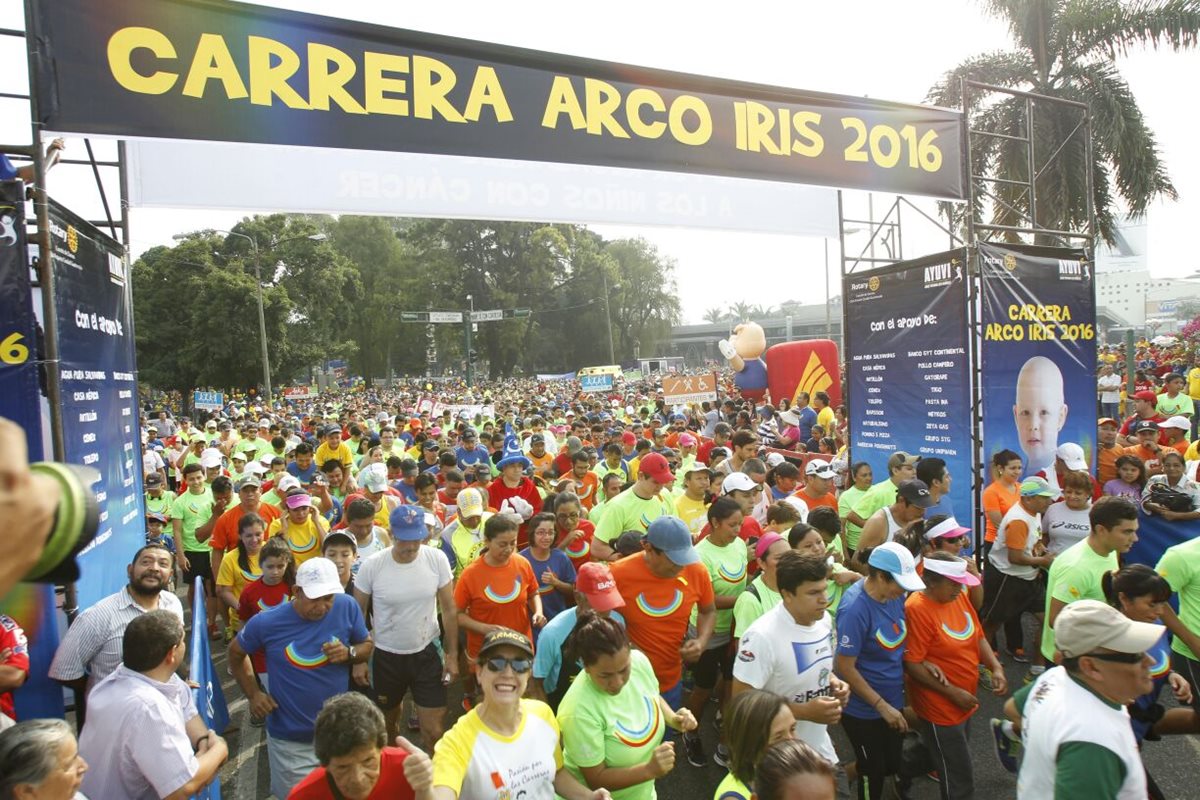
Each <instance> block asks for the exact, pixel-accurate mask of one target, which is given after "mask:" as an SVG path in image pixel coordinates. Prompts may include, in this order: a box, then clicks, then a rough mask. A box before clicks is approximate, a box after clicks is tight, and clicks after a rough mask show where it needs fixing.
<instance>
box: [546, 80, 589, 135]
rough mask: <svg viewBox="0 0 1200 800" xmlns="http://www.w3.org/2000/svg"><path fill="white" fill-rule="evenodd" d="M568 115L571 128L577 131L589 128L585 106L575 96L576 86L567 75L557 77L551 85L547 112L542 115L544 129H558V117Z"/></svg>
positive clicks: (547, 100) (547, 99)
mask: <svg viewBox="0 0 1200 800" xmlns="http://www.w3.org/2000/svg"><path fill="white" fill-rule="evenodd" d="M562 114H566V115H567V119H569V120H570V121H571V127H572V128H574V129H575V130H579V129H581V128H586V127H587V119H586V118H585V117H584V116H583V106H581V105H580V104H579V96H578V95H576V94H575V85H574V84H572V83H571V79H570V78H568V77H567V76H566V75H555V76H554V83H552V84H551V85H550V96H549V97H547V98H546V112H545V113H544V114H542V127H543V128H557V127H558V117H559V116H560V115H562Z"/></svg>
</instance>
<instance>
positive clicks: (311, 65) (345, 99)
mask: <svg viewBox="0 0 1200 800" xmlns="http://www.w3.org/2000/svg"><path fill="white" fill-rule="evenodd" d="M331 67H332V69H331ZM357 71H358V66H357V65H356V64H355V63H354V59H352V58H350V56H348V55H346V54H345V53H343V52H342V51H341V50H338V49H337V48H336V47H330V46H329V45H326V44H317V43H315V42H309V43H308V102H309V104H310V105H311V106H312V107H313V109H315V110H317V111H328V110H329V104H330V103H331V102H332V103H335V104H337V106H338V107H339V108H341V109H342V110H343V111H345V112H346V113H348V114H366V113H367V110H366V109H365V108H363V107H362V106H361V105H360V104H359V102H358V101H357V100H355V99H354V98H353V97H351V96H350V93H349V92H347V91H346V84H347V83H349V82H350V79H351V78H353V77H354V73H355V72H357Z"/></svg>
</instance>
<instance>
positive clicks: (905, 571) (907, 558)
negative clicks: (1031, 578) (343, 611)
mask: <svg viewBox="0 0 1200 800" xmlns="http://www.w3.org/2000/svg"><path fill="white" fill-rule="evenodd" d="M305 563H308V562H305ZM867 563H868V564H870V565H871V566H872V567H875V568H877V569H881V570H883V571H884V572H887V573H889V574H890V575H891V576H892V578H893V579H894V580H895V581H896V583H898V584H900V588H901V589H904V590H905V591H908V592H918V591H920V590H922V589H924V588H925V581H923V580H921V576H920V575H918V574H917V563H916V561H915V560H914V559H913V554H912V553H910V552H909V551H908V548H907V547H905V546H904V545H902V544H900V543H898V542H884V543H883V544H881V545H879V546H878V547H876V548H874V549H872V550H871V555H870V556H869V557H868V558H867Z"/></svg>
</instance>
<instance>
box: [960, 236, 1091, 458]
mask: <svg viewBox="0 0 1200 800" xmlns="http://www.w3.org/2000/svg"><path fill="white" fill-rule="evenodd" d="M979 272H980V276H981V281H982V284H981V285H982V307H981V309H980V328H981V332H982V334H981V335H982V340H983V341H982V345H981V354H980V355H981V360H982V363H983V376H982V382H981V386H980V397H981V398H982V400H983V444H984V453H983V457H984V463H985V465H987V464H990V463H991V458H992V456H993V455H994V454H995V453H997V452H999V451H1000V450H1012V451H1014V452H1015V453H1017V454H1018V455H1019V456H1020V457H1021V460H1022V461H1023V462H1024V465H1025V472H1024V474H1025V475H1030V474H1032V473H1035V472H1038V471H1039V470H1043V469H1053V468H1054V453H1055V450H1056V448H1057V447H1058V446H1059V445H1060V444H1064V443H1066V442H1074V443H1076V444H1078V445H1080V446H1081V447H1082V448H1083V452H1084V457H1085V458H1086V459H1087V461H1088V463H1089V464H1092V465H1093V466H1094V464H1095V443H1096V295H1095V288H1094V282H1093V272H1092V265H1091V263H1090V262H1089V261H1088V258H1087V253H1086V252H1085V251H1083V250H1077V249H1065V248H1048V247H1030V246H1022V245H997V244H980V245H979ZM985 468H986V467H985Z"/></svg>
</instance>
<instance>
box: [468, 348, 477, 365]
mask: <svg viewBox="0 0 1200 800" xmlns="http://www.w3.org/2000/svg"><path fill="white" fill-rule="evenodd" d="M478 358H479V351H478V350H476V349H475V348H474V347H472V348H471V349H470V350H468V351H467V361H469V362H471V363H472V364H474V363H475V361H476V360H477V359H478Z"/></svg>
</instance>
